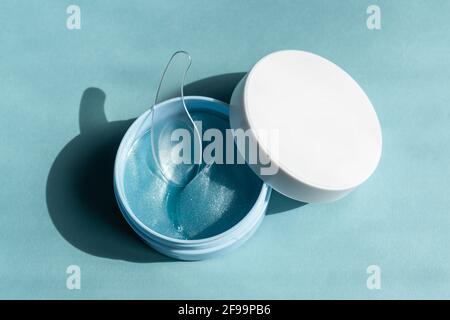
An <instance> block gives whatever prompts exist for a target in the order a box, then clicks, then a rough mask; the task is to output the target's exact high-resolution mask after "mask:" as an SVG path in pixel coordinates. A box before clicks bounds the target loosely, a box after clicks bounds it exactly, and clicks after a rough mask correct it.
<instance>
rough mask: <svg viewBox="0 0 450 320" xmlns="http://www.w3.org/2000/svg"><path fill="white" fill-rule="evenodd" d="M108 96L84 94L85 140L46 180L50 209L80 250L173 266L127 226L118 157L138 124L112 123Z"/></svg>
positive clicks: (74, 144) (65, 152) (70, 147)
mask: <svg viewBox="0 0 450 320" xmlns="http://www.w3.org/2000/svg"><path fill="white" fill-rule="evenodd" d="M105 98H106V96H105V93H104V92H103V91H102V90H100V89H98V88H88V89H86V90H85V91H84V93H83V96H82V98H81V102H80V111H79V112H80V113H79V124H80V134H79V135H78V136H76V137H75V138H74V139H72V140H71V141H70V142H69V143H68V144H67V145H66V146H65V147H64V148H63V149H62V150H61V152H60V153H59V154H58V156H57V157H56V159H55V161H54V163H53V165H52V167H51V169H50V173H49V175H48V179H47V190H46V197H47V207H48V210H49V214H50V217H51V219H52V221H53V223H54V225H55V227H56V228H57V229H58V231H59V232H60V234H61V235H62V236H63V237H64V238H65V239H66V240H67V241H68V242H70V243H71V244H72V245H74V246H75V247H77V248H78V249H80V250H82V251H84V252H86V253H89V254H92V255H95V256H100V257H107V258H112V259H122V260H127V261H133V262H158V261H171V260H170V259H169V258H166V257H165V256H163V255H160V254H159V253H157V252H155V251H154V250H152V249H151V248H150V247H148V246H147V245H146V244H145V243H143V242H142V241H141V240H140V239H139V238H138V237H137V236H136V235H135V234H134V232H133V231H132V229H131V228H130V227H129V226H128V224H127V222H126V221H125V220H124V218H123V217H122V215H121V213H120V210H119V208H118V206H117V203H116V199H115V196H114V190H113V168H114V160H115V156H116V151H117V149H118V147H119V144H120V141H121V139H122V137H123V135H124V134H125V132H126V130H127V129H128V127H129V126H130V124H131V123H132V121H133V120H134V119H130V120H126V121H113V122H108V121H107V120H106V117H105V113H104V103H105Z"/></svg>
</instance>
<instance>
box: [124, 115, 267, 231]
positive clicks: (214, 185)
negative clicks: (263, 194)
mask: <svg viewBox="0 0 450 320" xmlns="http://www.w3.org/2000/svg"><path fill="white" fill-rule="evenodd" d="M192 116H193V118H194V120H197V121H198V120H201V121H202V127H203V132H204V131H206V130H207V129H209V128H217V129H219V130H220V131H221V132H222V133H224V132H225V129H227V128H229V124H228V121H227V119H226V118H224V117H223V116H220V115H218V114H216V113H212V112H211V113H209V112H208V113H204V112H196V113H193V114H192ZM223 137H224V145H225V134H224V135H223ZM150 139H151V137H150V132H149V131H147V132H146V133H145V134H144V135H143V136H141V137H140V138H139V139H138V140H137V141H136V142H135V143H134V145H133V147H132V149H131V151H130V153H129V155H128V159H127V163H126V167H125V176H124V184H125V190H126V197H127V200H128V203H129V205H130V207H131V209H132V211H133V212H134V214H135V215H136V217H137V218H138V219H139V220H140V221H141V222H142V223H144V224H145V225H146V226H147V227H149V228H150V229H152V230H154V231H156V232H158V233H160V234H163V235H165V236H168V237H172V238H177V239H186V240H193V239H203V238H208V237H212V236H215V235H217V234H220V233H222V232H224V231H226V230H228V229H230V228H231V227H232V226H234V225H235V224H236V223H238V222H239V221H240V220H242V219H243V218H244V217H245V216H246V214H247V213H248V212H249V211H250V209H251V208H252V206H253V204H254V203H255V201H256V199H257V197H258V195H259V193H260V191H261V185H262V182H261V180H260V179H259V178H258V177H257V176H256V175H255V174H254V173H253V172H252V171H251V169H250V168H249V167H248V166H247V165H245V164H216V163H214V164H212V165H211V166H203V168H202V169H201V170H200V172H199V173H198V174H197V176H196V177H195V178H194V179H192V180H191V181H190V182H189V183H188V184H187V185H186V186H184V187H178V186H176V185H174V184H170V183H168V182H167V181H166V180H164V179H163V178H162V177H161V176H160V175H159V174H158V170H157V169H156V165H155V163H154V160H153V157H152V156H151V154H150V153H149V151H148V150H149V149H148V147H147V146H148V143H149V142H150ZM208 144H209V142H204V143H203V145H204V147H206V146H207V145H208ZM234 151H235V152H236V150H234ZM149 168H150V170H148V169H149Z"/></svg>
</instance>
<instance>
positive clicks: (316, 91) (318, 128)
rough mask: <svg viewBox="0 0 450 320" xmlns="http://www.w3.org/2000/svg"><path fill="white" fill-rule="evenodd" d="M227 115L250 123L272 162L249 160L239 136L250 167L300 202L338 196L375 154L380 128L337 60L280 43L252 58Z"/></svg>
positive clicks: (238, 123)
mask: <svg viewBox="0 0 450 320" xmlns="http://www.w3.org/2000/svg"><path fill="white" fill-rule="evenodd" d="M230 122H231V128H232V129H244V130H245V131H246V132H247V131H249V132H250V133H249V138H250V139H249V140H250V141H251V143H255V144H256V145H257V147H258V149H259V153H260V155H261V154H262V155H263V156H264V157H266V158H267V159H269V160H270V165H271V166H273V167H276V168H277V170H275V171H276V172H275V171H274V170H268V169H267V167H268V165H267V164H265V165H263V164H261V163H260V162H259V161H258V162H257V163H249V161H248V160H249V159H248V155H246V151H245V150H243V149H242V146H240V144H237V146H238V149H239V150H240V152H241V153H242V155H244V157H245V158H246V160H247V163H249V165H250V167H252V169H253V170H254V171H255V173H256V174H258V175H259V176H260V177H261V178H262V179H263V180H264V181H265V182H267V183H268V184H269V185H271V186H272V187H273V188H274V189H275V190H277V191H279V192H280V193H282V194H284V195H286V196H288V197H291V198H293V199H296V200H300V201H304V202H322V201H332V200H336V199H339V198H341V197H343V196H344V195H345V194H347V193H348V192H350V191H351V190H352V189H354V188H355V187H357V186H358V185H360V184H361V183H362V182H364V181H365V180H366V179H367V178H369V176H370V175H371V174H372V173H373V172H374V170H375V168H376V167H377V165H378V162H379V160H380V156H381V149H382V138H381V128H380V124H379V121H378V118H377V115H376V113H375V111H374V108H373V106H372V104H371V102H370V101H369V99H368V97H367V95H366V94H365V93H364V91H363V90H362V89H361V87H360V86H359V85H358V83H357V82H356V81H355V80H353V78H352V77H351V76H350V75H349V74H347V73H346V72H345V71H344V70H342V69H341V68H340V67H338V66H337V65H335V64H334V63H332V62H331V61H329V60H327V59H325V58H322V57H320V56H318V55H315V54H312V53H309V52H304V51H297V50H286V51H278V52H274V53H272V54H269V55H268V56H266V57H264V58H262V59H261V60H260V61H259V62H257V63H256V65H255V66H254V67H253V68H252V69H251V70H250V72H249V73H248V74H247V76H246V77H245V78H244V79H242V81H241V82H240V83H239V84H238V85H237V87H236V88H235V90H234V92H233V96H232V99H231V103H230ZM249 129H250V130H249ZM247 153H248V149H247ZM264 168H265V170H264Z"/></svg>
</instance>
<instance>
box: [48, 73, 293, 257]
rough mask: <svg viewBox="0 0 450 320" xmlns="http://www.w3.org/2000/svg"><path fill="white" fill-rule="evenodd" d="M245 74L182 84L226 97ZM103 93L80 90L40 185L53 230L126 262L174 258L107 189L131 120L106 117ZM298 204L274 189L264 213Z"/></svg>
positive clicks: (89, 249)
mask: <svg viewBox="0 0 450 320" xmlns="http://www.w3.org/2000/svg"><path fill="white" fill-rule="evenodd" d="M244 75H245V73H243V72H240V73H231V74H224V75H218V76H214V77H210V78H206V79H202V80H199V81H196V82H193V83H191V84H188V85H186V86H185V95H186V96H187V95H201V96H207V97H211V98H215V99H218V100H221V101H223V102H227V103H228V102H229V100H230V98H231V94H232V92H233V89H234V87H235V86H236V85H237V83H238V82H239V81H240V80H241V79H242V78H243V76H244ZM105 99H106V95H105V93H104V92H103V91H102V90H101V89H98V88H88V89H86V90H85V91H84V92H83V95H82V98H81V102H80V106H79V108H80V109H79V126H80V134H79V135H78V136H76V137H75V138H73V139H72V140H71V141H70V142H69V143H68V144H67V145H66V146H65V147H64V148H63V149H62V150H61V151H60V153H59V154H58V156H57V157H56V159H55V161H54V162H53V164H52V167H51V169H50V172H49V175H48V178H47V186H46V201H47V207H48V211H49V214H50V217H51V219H52V222H53V224H54V225H55V227H56V228H57V230H58V231H59V233H60V234H61V235H62V236H63V237H64V239H66V240H67V241H68V242H69V243H71V244H72V245H73V246H75V247H76V248H78V249H80V250H82V251H84V252H86V253H89V254H92V255H95V256H99V257H106V258H111V259H121V260H126V261H132V262H163V261H174V260H172V259H170V258H166V257H165V256H163V255H161V254H159V253H157V252H156V251H154V250H153V249H151V248H150V247H148V246H147V245H146V244H145V243H143V242H142V241H141V240H140V239H139V238H138V237H137V235H136V234H135V233H134V232H133V231H132V229H131V228H130V227H129V226H128V224H127V222H126V221H125V220H124V218H123V217H122V214H121V213H120V210H119V208H118V206H117V203H116V199H115V195H114V190H113V169H114V160H115V156H116V152H117V149H118V147H119V144H120V141H121V139H122V137H123V135H124V134H125V132H126V130H127V129H128V127H129V126H130V125H131V123H132V122H133V121H134V119H129V120H124V121H112V122H108V121H107V119H106V116H105V113H104V104H105ZM301 205H302V203H299V202H296V201H294V200H290V199H288V198H286V197H284V196H281V195H280V194H277V193H276V192H274V194H273V195H272V199H271V202H270V204H269V209H268V214H273V213H278V212H282V211H286V210H289V209H292V208H295V207H298V206H301Z"/></svg>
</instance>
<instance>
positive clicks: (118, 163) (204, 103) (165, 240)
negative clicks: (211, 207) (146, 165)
mask: <svg viewBox="0 0 450 320" xmlns="http://www.w3.org/2000/svg"><path fill="white" fill-rule="evenodd" d="M179 100H180V98H175V99H171V100H167V101H164V102H162V103H160V104H158V105H156V106H155V108H161V107H165V108H166V107H168V108H170V104H173V103H176V102H177V101H179ZM193 102H195V103H193ZM185 103H186V106H187V108H188V109H189V111H201V112H208V111H209V112H215V113H219V114H221V115H223V116H225V117H226V118H227V119H228V111H229V110H228V105H226V104H225V103H223V102H221V101H218V100H215V99H212V98H207V97H200V96H190V97H185ZM149 112H151V111H150V110H148V111H147V112H145V113H144V114H142V115H141V116H140V117H139V118H137V119H136V120H135V121H134V123H133V124H132V125H131V126H130V128H129V129H128V131H127V132H126V134H125V136H124V137H123V139H122V142H121V143H120V146H119V149H118V151H117V155H116V160H115V166H114V192H115V195H116V199H117V202H118V204H119V208H120V210H121V212H122V214H123V216H124V218H125V220H126V221H127V222H128V223H129V224H130V226H131V227H132V228H133V230H134V231H135V232H136V233H137V234H138V235H139V236H140V237H141V238H142V239H143V240H144V241H145V242H146V243H147V244H149V245H150V246H151V247H153V248H154V249H155V250H157V251H159V252H160V253H162V254H164V255H167V256H169V257H173V258H176V259H181V260H201V259H206V258H210V257H213V256H216V255H218V254H222V253H224V252H226V251H229V250H231V249H233V248H236V247H238V246H239V245H241V244H242V243H244V242H245V241H246V240H247V239H248V238H250V236H251V235H252V234H253V233H254V232H255V231H256V229H257V228H258V226H259V225H260V223H261V221H262V220H263V217H264V215H265V212H266V209H267V205H268V203H269V199H270V194H271V188H270V187H269V186H268V185H267V184H266V183H262V184H261V191H260V193H259V196H258V197H257V199H256V201H255V203H254V205H253V207H252V208H251V209H250V211H249V212H248V213H247V214H246V215H245V216H244V217H243V218H242V219H241V220H240V221H239V222H238V223H237V224H235V225H234V226H232V227H231V228H230V229H228V230H226V231H224V232H222V233H219V234H217V235H214V236H212V237H208V238H203V239H195V240H181V239H176V238H172V237H169V236H166V235H163V234H161V233H158V232H156V231H155V230H152V229H151V228H149V227H148V226H147V225H145V224H144V223H143V222H142V221H141V220H139V219H138V217H137V216H136V214H135V213H134V212H133V210H132V209H131V208H130V205H129V203H128V200H127V197H126V192H125V189H124V188H125V187H124V186H125V184H124V174H125V165H126V161H127V157H128V153H129V151H130V150H131V148H132V146H133V143H134V142H135V137H136V136H140V135H142V134H143V133H144V132H145V131H147V130H149V129H150V125H151V123H150V119H151V117H147V115H148V114H149ZM144 122H146V123H144Z"/></svg>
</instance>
